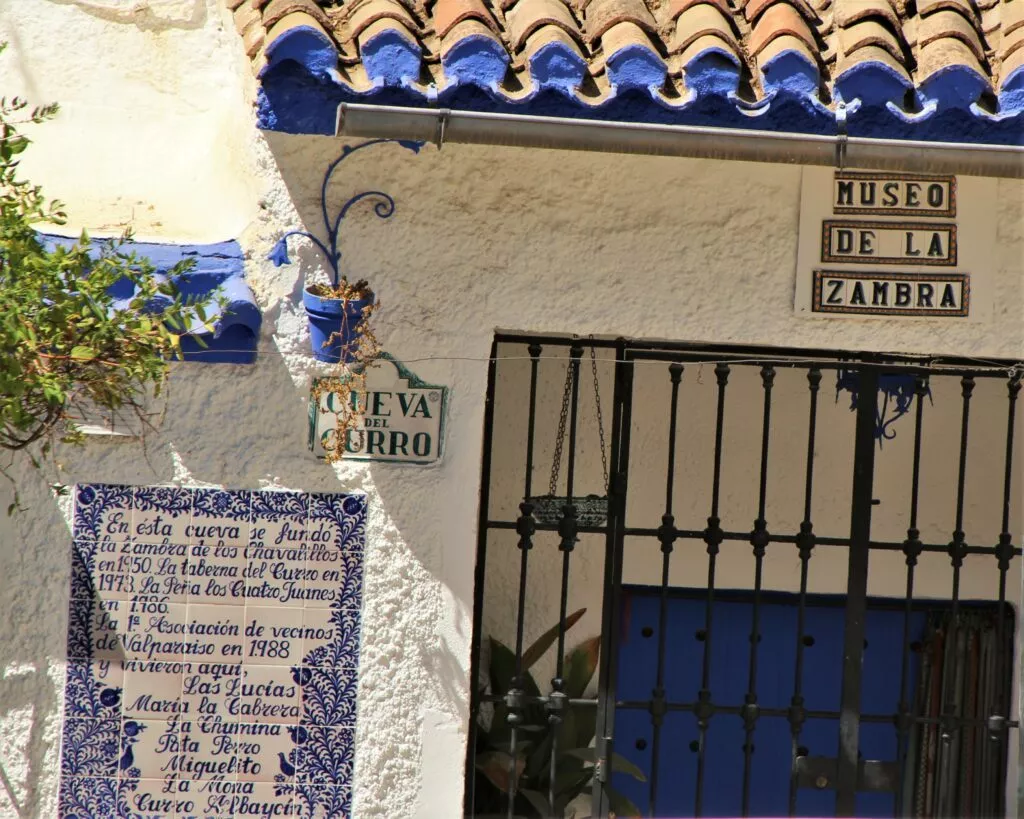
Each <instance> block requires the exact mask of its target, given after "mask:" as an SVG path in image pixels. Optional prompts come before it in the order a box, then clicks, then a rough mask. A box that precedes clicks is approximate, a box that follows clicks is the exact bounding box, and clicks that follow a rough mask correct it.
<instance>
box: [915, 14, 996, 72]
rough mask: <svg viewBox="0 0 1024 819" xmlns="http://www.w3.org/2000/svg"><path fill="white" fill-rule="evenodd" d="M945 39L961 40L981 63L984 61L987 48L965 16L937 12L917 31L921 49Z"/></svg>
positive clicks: (922, 21)
mask: <svg viewBox="0 0 1024 819" xmlns="http://www.w3.org/2000/svg"><path fill="white" fill-rule="evenodd" d="M943 39H956V40H959V41H960V42H962V43H963V44H964V45H966V46H968V47H969V48H970V49H971V51H972V52H973V53H974V56H975V58H976V59H977V60H978V61H979V62H982V61H984V59H985V47H984V46H983V45H982V44H981V38H980V37H979V36H978V30H977V29H976V28H975V27H974V26H973V25H971V23H970V21H969V20H967V18H965V17H964V16H963V15H961V14H958V13H957V12H955V11H937V12H935V13H934V14H932V15H929V16H928V17H925V18H924V19H923V20H921V24H920V26H919V27H918V30H917V41H918V44H919V46H920V47H921V48H924V46H927V45H929V44H930V43H934V42H936V41H937V40H943Z"/></svg>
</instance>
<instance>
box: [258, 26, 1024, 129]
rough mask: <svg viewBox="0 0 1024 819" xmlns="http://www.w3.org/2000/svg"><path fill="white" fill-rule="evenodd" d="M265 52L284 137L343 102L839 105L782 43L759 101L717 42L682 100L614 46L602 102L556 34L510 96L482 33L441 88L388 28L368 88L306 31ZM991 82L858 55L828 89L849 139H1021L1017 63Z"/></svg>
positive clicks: (639, 116) (648, 116)
mask: <svg viewBox="0 0 1024 819" xmlns="http://www.w3.org/2000/svg"><path fill="white" fill-rule="evenodd" d="M318 36H319V37H320V39H318ZM267 56H268V63H267V65H266V66H265V67H264V69H263V71H262V72H261V82H262V85H261V88H260V92H259V101H258V109H259V124H260V127H261V128H264V129H267V130H275V131H284V132H287V133H296V134H299V133H302V134H328V135H331V134H333V133H334V128H335V118H336V111H337V106H338V104H339V103H341V102H363V103H375V104H381V105H406V106H412V107H423V108H426V107H438V106H444V107H449V108H453V109H460V110H472V111H498V112H504V113H520V114H532V115H549V116H560V117H584V118H591V119H601V120H611V121H634V122H651V123H663V124H679V125H696V126H718V127H730V128H741V129H743V128H746V129H760V130H769V131H786V132H796V133H813V134H834V133H836V132H837V127H836V114H835V110H834V109H835V106H834V104H827V103H826V101H825V100H823V99H822V98H821V96H820V90H819V72H818V68H817V66H814V65H812V64H811V63H809V62H808V60H807V58H806V56H805V55H804V54H802V53H801V52H799V51H796V50H783V51H781V52H780V53H779V54H777V55H775V56H774V57H772V59H771V60H769V61H768V62H767V63H766V64H765V65H764V66H763V67H762V68H763V76H762V81H763V85H764V89H765V99H763V100H761V101H759V102H758V103H757V104H751V103H748V102H745V101H744V100H743V99H741V98H740V97H739V96H738V95H737V87H738V83H739V76H740V73H739V67H738V66H736V65H735V63H734V61H733V60H732V59H730V55H727V54H726V53H725V52H724V50H723V51H717V50H715V49H708V50H705V51H703V52H700V53H698V54H696V55H694V56H693V58H692V59H691V60H690V62H689V63H688V64H687V65H686V66H685V67H684V76H685V85H686V88H687V91H688V94H687V95H686V96H685V97H683V98H680V97H679V96H678V95H672V96H669V95H667V94H665V93H664V90H663V89H664V79H665V72H666V64H665V61H664V59H663V57H662V56H661V55H660V54H658V53H657V52H655V51H654V50H652V49H649V48H647V47H646V46H642V45H635V44H633V45H629V46H627V47H625V48H622V49H620V50H619V51H616V52H614V53H612V54H609V55H608V62H607V73H608V79H609V82H610V85H611V93H610V94H606V95H604V96H602V97H601V99H600V100H599V101H596V100H595V98H593V97H590V96H588V93H587V91H586V90H585V87H584V80H585V75H586V71H585V63H584V61H583V60H582V58H581V55H580V52H579V51H578V50H577V49H576V48H574V47H572V46H571V45H569V44H566V43H561V42H557V41H556V42H551V43H548V44H546V45H545V46H544V47H543V48H542V49H539V50H538V51H537V52H536V53H535V54H533V55H532V57H531V59H530V60H529V79H530V86H529V87H528V88H527V89H526V90H525V92H520V93H518V94H517V95H516V97H515V98H512V97H510V96H509V95H508V94H507V93H505V92H504V91H503V90H502V89H503V87H504V86H503V85H502V81H503V80H504V78H505V76H506V71H507V68H508V54H507V52H506V51H505V49H504V48H503V47H502V46H501V45H500V43H498V42H497V41H496V40H494V39H492V38H490V37H486V36H471V37H466V38H465V39H463V40H460V41H459V42H458V44H457V45H455V46H453V47H452V48H451V49H450V50H448V51H447V52H446V53H445V54H444V55H443V57H442V64H443V66H444V70H445V76H446V77H447V79H448V83H447V85H446V86H445V87H444V88H441V89H436V88H434V87H433V86H423V85H418V84H417V80H418V78H419V75H420V60H421V56H422V55H421V52H420V48H419V46H418V45H417V44H416V43H414V42H412V41H411V40H405V39H404V38H402V37H400V36H398V35H394V34H391V35H381V36H378V37H375V38H373V39H371V40H369V41H368V42H366V43H365V44H364V46H363V49H362V52H361V55H360V57H361V60H362V63H363V66H364V67H365V69H366V72H367V75H368V77H369V79H370V82H371V85H370V87H369V90H366V91H363V92H360V91H357V90H354V89H353V88H352V87H351V86H350V85H347V84H345V83H343V82H341V81H340V77H339V75H338V74H337V71H336V70H335V69H334V66H335V65H336V56H337V55H336V52H335V51H334V50H333V48H328V45H327V43H326V42H324V41H323V40H322V36H320V35H318V33H317V32H315V31H314V30H313V29H312V28H311V27H310V28H308V29H307V28H306V27H302V26H299V27H296V28H295V29H294V30H292V31H290V32H288V33H287V34H285V35H283V36H282V37H281V38H279V39H278V40H277V41H276V42H275V43H274V46H273V48H272V49H271V50H270V51H268V55H267ZM328 64H329V65H328ZM987 84H988V80H987V79H986V78H984V77H982V76H980V75H978V74H976V73H975V72H974V71H973V70H971V69H970V68H968V67H966V66H963V65H956V66H951V67H949V68H948V69H940V70H938V71H936V72H935V73H933V74H932V75H931V76H929V77H928V78H927V79H926V80H924V81H923V82H922V83H921V85H920V86H919V87H917V88H914V87H913V85H912V84H911V83H910V80H909V78H908V77H907V76H906V75H904V74H900V73H898V72H896V71H894V70H893V69H892V68H891V67H889V66H887V65H885V64H884V63H881V62H873V61H865V62H861V63H858V64H857V65H856V66H854V67H853V68H852V69H851V70H849V71H847V72H845V73H843V74H841V75H839V76H838V77H837V78H836V81H835V88H834V94H835V97H836V99H837V100H842V101H844V102H846V104H847V115H848V116H847V132H848V133H849V134H850V135H851V136H865V137H877V138H887V139H920V140H928V141H952V142H968V143H992V144H1005V145H1021V144H1024V68H1021V69H1017V70H1016V71H1015V72H1013V73H1011V74H1010V75H1009V76H1007V77H1005V78H1003V80H1002V83H1001V85H1000V87H999V88H998V89H997V91H998V93H996V94H994V95H992V94H989V95H983V91H984V90H985V89H986V87H987ZM983 99H984V100H985V102H982V100H983Z"/></svg>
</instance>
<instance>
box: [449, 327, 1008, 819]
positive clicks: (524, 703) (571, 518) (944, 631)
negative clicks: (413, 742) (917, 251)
mask: <svg viewBox="0 0 1024 819" xmlns="http://www.w3.org/2000/svg"><path fill="white" fill-rule="evenodd" d="M588 370H589V372H588ZM591 375H592V378H593V382H594V383H593V389H592V390H591V389H590V387H589V385H588V383H587V381H588V380H589V378H590V377H591ZM581 378H583V379H584V381H583V382H581ZM894 379H898V380H899V382H900V384H901V387H900V389H901V393H900V407H899V409H900V411H899V413H898V416H899V417H897V418H896V419H895V420H893V419H891V418H889V419H886V420H887V423H886V424H885V426H884V428H883V430H882V432H883V435H882V437H881V438H880V436H879V411H880V409H879V407H880V399H882V400H884V398H885V397H886V393H885V385H886V384H887V383H890V382H893V381H894ZM1021 383H1022V371H1021V370H1020V368H1019V367H1016V366H1014V365H1011V364H1004V363H1001V362H977V361H973V360H966V359H956V358H935V359H929V360H924V359H918V358H906V357H898V356H881V355H876V354H852V353H835V352H824V351H816V350H797V349H779V348H740V347H733V346H723V345H690V344H667V343H662V342H658V343H645V342H639V341H627V340H622V339H619V340H605V339H600V340H590V339H576V338H563V337H539V336H516V335H499V336H498V337H496V339H495V343H494V347H493V355H492V361H491V365H490V372H489V385H488V396H487V409H486V418H485V446H484V456H483V476H482V489H481V505H480V520H479V529H480V538H479V546H478V553H477V563H476V596H475V605H474V632H473V647H472V669H473V679H474V686H473V689H472V700H471V727H470V742H469V751H468V760H467V776H466V783H467V785H466V812H467V815H471V816H476V817H483V816H492V817H499V816H500V817H514V816H559V817H563V816H577V817H583V816H595V817H605V816H609V815H617V816H624V815H630V814H631V813H632V811H633V810H634V809H636V811H637V812H638V815H645V816H723V815H727V816H768V815H779V816H802V815H825V814H831V815H836V816H855V815H856V816H883V815H884V816H922V817H923V816H954V815H955V816H972V817H987V816H1004V815H1006V805H1007V801H1006V800H1007V795H1006V788H1007V784H1008V776H1007V771H1008V767H1009V759H1010V753H1011V747H1012V746H1013V745H1015V737H1016V729H1017V728H1018V722H1017V720H1016V719H1015V714H1014V710H1013V709H1014V708H1015V706H1014V697H1013V696H1012V691H1011V681H1012V679H1013V663H1014V658H1015V652H1014V650H1013V646H1014V633H1015V623H1016V621H1015V617H1014V608H1013V603H1014V602H1016V601H1017V599H1018V594H1019V589H1020V582H1019V571H1020V561H1019V560H1017V558H1018V557H1019V555H1020V554H1021V550H1020V548H1019V546H1018V545H1015V542H1014V539H1015V537H1016V538H1019V532H1020V529H1021V525H1022V516H1024V510H1022V509H1021V504H1020V497H1019V496H1020V461H1021V458H1020V456H1019V452H1017V451H1018V450H1019V449H1020V441H1019V439H1018V438H1017V437H1015V417H1016V409H1017V400H1018V396H1019V393H1020V388H1021ZM833 385H834V386H835V387H836V388H843V389H847V390H850V389H851V388H852V389H855V390H856V393H857V400H856V402H855V406H854V410H853V412H850V408H849V406H848V405H847V404H846V403H845V402H844V403H838V402H836V401H829V400H825V396H830V393H831V392H832V390H833ZM880 385H881V386H880ZM591 392H592V393H593V394H594V399H593V400H590V399H589V396H590V394H591ZM584 395H585V396H588V400H590V403H591V404H593V403H594V402H595V401H596V407H593V406H591V407H588V402H587V401H583V400H582V398H581V397H582V396H584ZM602 396H604V398H603V399H602ZM926 397H927V398H928V399H929V400H927V401H926V400H925V398H926ZM902 416H906V417H902ZM609 418H610V424H609V425H608V426H607V435H606V434H605V433H606V430H605V419H609ZM555 429H557V434H552V431H553V430H555ZM606 437H607V441H606V440H605V438H606ZM883 440H884V442H885V445H884V447H881V446H879V444H881V443H882V441H883ZM552 441H556V443H555V444H554V445H553V444H552V443H551V442H552ZM552 447H553V449H552ZM563 450H564V451H563ZM1015 452H1016V454H1017V457H1015ZM555 458H557V460H555V461H554V462H555V464H556V467H555V469H554V472H553V476H554V477H553V479H552V481H551V484H552V485H549V486H548V487H547V489H548V495H547V496H544V500H545V503H546V504H547V505H548V506H551V499H552V498H558V500H557V502H556V503H555V510H556V511H555V514H554V515H551V514H550V513H548V512H547V510H546V511H545V514H540V512H539V509H538V496H537V494H536V491H535V490H536V487H537V485H538V484H540V485H543V484H544V482H545V477H546V475H545V470H546V468H547V466H548V465H549V464H551V463H552V460H553V459H555ZM562 458H564V459H565V466H564V471H562V472H561V475H560V474H559V469H558V464H559V463H560V462H561V461H562ZM555 484H558V485H555ZM604 493H607V515H606V517H605V516H597V517H591V516H587V517H585V516H583V515H581V510H580V509H579V508H578V505H579V504H578V502H577V499H579V498H584V497H587V496H588V495H596V496H598V497H602V499H603V495H604ZM1018 542H1019V541H1018ZM1011 569H1013V572H1012V573H1011ZM1011 582H1012V586H1008V583H1011ZM1011 589H1012V591H1011ZM695 624H696V627H694V625H695ZM587 629H589V632H588V631H587ZM578 635H579V636H585V637H586V639H582V640H578V639H577V636H578ZM869 637H870V638H871V640H870V641H869V639H868V638H869ZM870 644H873V645H874V648H870V647H869V645H870Z"/></svg>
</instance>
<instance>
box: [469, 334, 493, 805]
mask: <svg viewBox="0 0 1024 819" xmlns="http://www.w3.org/2000/svg"><path fill="white" fill-rule="evenodd" d="M497 358H498V340H497V339H494V340H493V341H492V342H491V355H490V359H489V360H488V363H487V397H486V399H485V400H484V440H483V453H482V455H481V464H480V509H479V512H478V515H477V547H476V569H475V571H474V573H473V587H474V588H473V634H472V637H471V639H470V644H469V645H470V647H469V668H470V674H471V675H472V676H471V679H472V685H470V687H469V740H468V742H467V743H466V792H465V802H466V804H465V808H466V810H467V812H468V813H470V814H475V813H476V801H475V800H476V726H477V719H478V717H479V712H480V692H479V690H478V686H477V676H476V675H479V673H480V642H481V638H482V635H481V629H482V621H483V610H484V569H485V566H486V560H487V520H488V518H489V516H490V514H489V513H490V510H489V504H490V496H491V483H490V480H491V455H492V449H493V447H492V443H493V432H494V385H495V381H496V378H495V374H496V371H497Z"/></svg>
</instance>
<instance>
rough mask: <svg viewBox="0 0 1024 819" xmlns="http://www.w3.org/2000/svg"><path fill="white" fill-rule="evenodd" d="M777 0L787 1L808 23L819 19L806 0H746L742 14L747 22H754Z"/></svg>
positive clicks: (778, 0)
mask: <svg viewBox="0 0 1024 819" xmlns="http://www.w3.org/2000/svg"><path fill="white" fill-rule="evenodd" d="M779 2H787V3H789V5H791V6H793V7H794V8H795V9H797V10H798V11H799V12H800V13H801V14H802V15H803V16H804V19H805V20H807V21H808V22H809V23H814V22H817V21H818V20H819V19H820V16H819V14H818V12H817V10H816V9H815V8H814V7H813V6H812V5H811V4H810V3H809V2H807V0H747V4H746V5H745V6H744V7H743V16H744V17H746V18H747V22H748V23H756V22H757V20H758V18H759V17H760V16H761V15H762V14H764V13H765V11H767V10H768V9H769V8H771V7H772V6H773V5H775V4H776V3H779Z"/></svg>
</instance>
